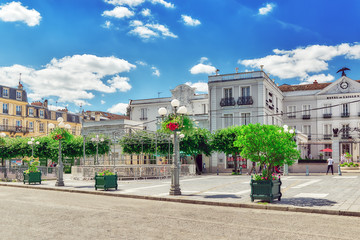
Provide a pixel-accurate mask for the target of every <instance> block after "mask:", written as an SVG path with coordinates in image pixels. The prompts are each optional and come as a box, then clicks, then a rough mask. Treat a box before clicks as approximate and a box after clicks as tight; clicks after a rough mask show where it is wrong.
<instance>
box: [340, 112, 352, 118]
mask: <svg viewBox="0 0 360 240" xmlns="http://www.w3.org/2000/svg"><path fill="white" fill-rule="evenodd" d="M341 117H350V113H349V112H343V113H341Z"/></svg>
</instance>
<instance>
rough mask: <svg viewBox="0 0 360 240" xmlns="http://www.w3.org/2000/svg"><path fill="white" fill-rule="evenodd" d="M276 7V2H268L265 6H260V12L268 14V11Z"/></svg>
mask: <svg viewBox="0 0 360 240" xmlns="http://www.w3.org/2000/svg"><path fill="white" fill-rule="evenodd" d="M274 7H275V4H273V3H268V4H266V6H265V7H262V8H259V14H260V15H267V14H268V13H270V12H271V11H272V10H273V9H274Z"/></svg>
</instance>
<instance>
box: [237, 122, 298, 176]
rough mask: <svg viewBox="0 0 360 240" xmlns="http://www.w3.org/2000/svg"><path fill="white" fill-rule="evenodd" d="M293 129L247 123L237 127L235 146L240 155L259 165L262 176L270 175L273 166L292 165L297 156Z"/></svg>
mask: <svg viewBox="0 0 360 240" xmlns="http://www.w3.org/2000/svg"><path fill="white" fill-rule="evenodd" d="M294 137H295V133H294V131H292V130H290V131H288V129H287V127H286V128H283V127H279V126H275V125H261V124H249V125H244V126H242V127H241V128H239V129H238V137H237V140H236V141H235V143H234V146H235V147H238V148H239V149H241V152H240V154H241V156H242V157H245V158H246V159H249V160H251V161H253V162H258V163H260V164H261V165H264V164H266V165H267V168H266V170H264V171H263V176H264V177H268V178H269V177H270V176H271V174H272V173H273V168H274V166H282V165H284V164H288V165H292V164H293V163H294V162H295V160H296V159H298V158H299V156H300V152H299V151H298V150H297V146H296V142H295V141H294Z"/></svg>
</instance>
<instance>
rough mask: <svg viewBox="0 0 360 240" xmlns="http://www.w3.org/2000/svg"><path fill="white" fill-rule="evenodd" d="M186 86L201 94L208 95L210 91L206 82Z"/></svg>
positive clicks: (190, 83) (189, 83) (187, 83)
mask: <svg viewBox="0 0 360 240" xmlns="http://www.w3.org/2000/svg"><path fill="white" fill-rule="evenodd" d="M185 84H186V85H189V86H190V87H193V88H195V89H196V92H200V93H207V92H208V89H209V88H208V84H207V83H206V82H197V83H192V82H186V83H185Z"/></svg>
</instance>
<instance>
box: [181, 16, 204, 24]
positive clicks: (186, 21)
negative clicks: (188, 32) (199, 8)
mask: <svg viewBox="0 0 360 240" xmlns="http://www.w3.org/2000/svg"><path fill="white" fill-rule="evenodd" d="M181 18H182V19H183V21H184V24H185V25H188V26H197V25H200V24H201V22H200V21H199V20H197V19H194V18H192V17H190V16H187V15H181Z"/></svg>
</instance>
